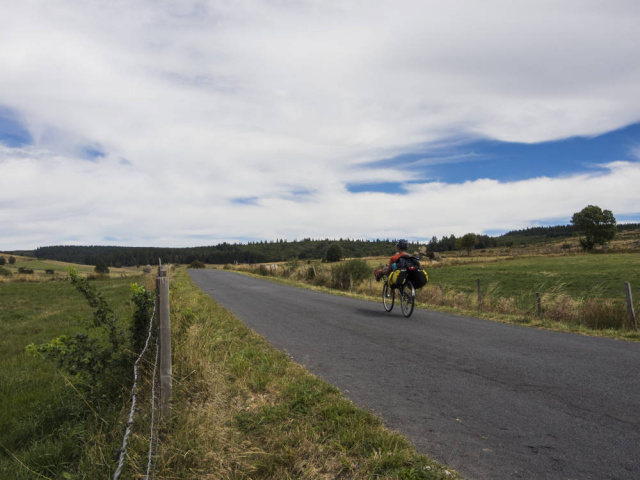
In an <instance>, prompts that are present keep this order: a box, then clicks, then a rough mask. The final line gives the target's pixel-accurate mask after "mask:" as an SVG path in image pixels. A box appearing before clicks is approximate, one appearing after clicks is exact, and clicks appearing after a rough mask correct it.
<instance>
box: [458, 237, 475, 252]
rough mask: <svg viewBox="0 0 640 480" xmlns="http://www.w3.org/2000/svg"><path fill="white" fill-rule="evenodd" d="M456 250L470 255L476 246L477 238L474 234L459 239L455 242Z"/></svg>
mask: <svg viewBox="0 0 640 480" xmlns="http://www.w3.org/2000/svg"><path fill="white" fill-rule="evenodd" d="M456 244H457V246H458V248H462V249H464V250H466V251H467V255H470V254H471V250H473V249H474V247H475V246H476V245H477V244H478V236H477V235H476V234H475V233H467V234H465V235H463V236H462V237H460V238H459V239H458V241H457V242H456Z"/></svg>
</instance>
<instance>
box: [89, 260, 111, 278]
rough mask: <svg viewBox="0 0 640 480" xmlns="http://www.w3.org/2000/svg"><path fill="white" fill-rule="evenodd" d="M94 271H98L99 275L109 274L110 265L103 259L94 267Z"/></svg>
mask: <svg viewBox="0 0 640 480" xmlns="http://www.w3.org/2000/svg"><path fill="white" fill-rule="evenodd" d="M93 271H94V272H96V273H97V274H98V275H100V274H107V273H109V267H108V266H107V264H106V263H105V262H103V261H99V262H98V263H97V264H96V267H95V268H94V269H93Z"/></svg>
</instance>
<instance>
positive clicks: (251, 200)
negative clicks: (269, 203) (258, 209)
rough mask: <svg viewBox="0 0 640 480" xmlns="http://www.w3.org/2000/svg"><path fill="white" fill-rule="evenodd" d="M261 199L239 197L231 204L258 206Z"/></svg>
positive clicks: (232, 200) (233, 199)
mask: <svg viewBox="0 0 640 480" xmlns="http://www.w3.org/2000/svg"><path fill="white" fill-rule="evenodd" d="M259 199H260V198H259V197H238V198H232V199H231V203H235V204H237V205H257V204H258V200H259Z"/></svg>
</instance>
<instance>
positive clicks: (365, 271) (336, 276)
mask: <svg viewBox="0 0 640 480" xmlns="http://www.w3.org/2000/svg"><path fill="white" fill-rule="evenodd" d="M369 275H371V268H369V265H368V264H367V262H365V261H364V260H361V259H354V260H349V261H348V262H345V263H342V264H340V265H336V266H335V267H333V268H332V269H331V286H332V287H333V288H337V289H340V290H347V289H349V288H351V287H353V286H354V285H356V284H357V283H359V282H361V281H363V280H364V279H366V278H367V277H368V276H369Z"/></svg>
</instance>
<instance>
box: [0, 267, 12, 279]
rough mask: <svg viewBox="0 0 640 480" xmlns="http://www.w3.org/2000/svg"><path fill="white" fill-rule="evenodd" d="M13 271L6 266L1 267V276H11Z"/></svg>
mask: <svg viewBox="0 0 640 480" xmlns="http://www.w3.org/2000/svg"><path fill="white" fill-rule="evenodd" d="M10 276H11V272H10V271H9V270H7V269H6V268H3V267H0V277H10Z"/></svg>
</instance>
